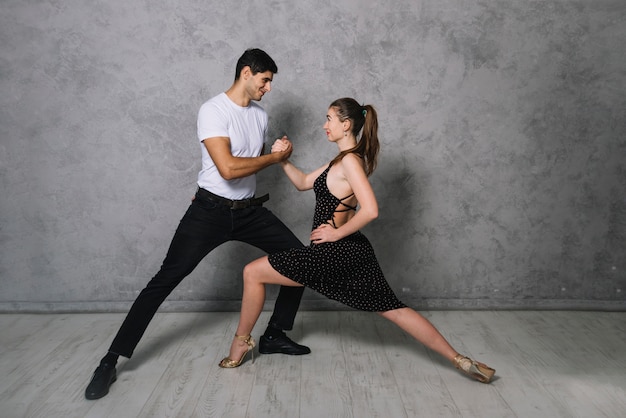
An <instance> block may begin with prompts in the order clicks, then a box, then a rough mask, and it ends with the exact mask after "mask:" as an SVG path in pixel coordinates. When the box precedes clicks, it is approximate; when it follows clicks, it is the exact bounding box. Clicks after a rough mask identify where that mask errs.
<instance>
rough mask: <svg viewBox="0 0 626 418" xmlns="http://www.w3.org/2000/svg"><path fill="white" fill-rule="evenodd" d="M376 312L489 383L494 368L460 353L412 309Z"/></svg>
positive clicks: (453, 362) (474, 377)
mask: <svg viewBox="0 0 626 418" xmlns="http://www.w3.org/2000/svg"><path fill="white" fill-rule="evenodd" d="M378 314H379V315H381V316H382V317H384V318H387V319H388V320H390V321H391V322H393V323H394V324H396V325H398V326H399V327H400V328H402V329H403V330H404V331H406V332H407V333H409V334H410V335H411V336H412V337H413V338H415V339H416V340H417V341H419V342H421V343H422V344H424V345H425V346H426V347H428V348H430V349H431V350H433V351H436V352H437V353H439V354H441V355H442V356H443V357H445V358H447V359H448V360H450V361H451V362H452V364H454V367H456V368H457V369H459V370H461V371H462V372H463V373H465V374H466V375H468V376H470V377H472V378H473V379H476V380H478V381H479V382H482V383H489V382H491V379H492V377H493V375H494V374H495V373H496V371H495V370H494V369H492V368H491V367H489V366H487V365H486V364H483V363H480V362H477V361H474V360H472V359H470V358H468V357H465V356H462V355H460V354H459V353H458V352H457V351H456V350H455V349H454V348H452V346H451V345H450V343H449V342H448V341H447V340H446V339H445V338H444V337H443V335H441V334H440V333H439V331H438V330H437V328H435V326H434V325H433V324H431V323H430V321H428V319H426V318H424V317H423V316H422V315H420V314H419V313H417V312H415V311H414V310H413V309H411V308H400V309H394V310H392V311H387V312H378Z"/></svg>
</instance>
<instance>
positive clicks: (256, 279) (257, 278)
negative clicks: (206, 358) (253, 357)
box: [223, 256, 302, 365]
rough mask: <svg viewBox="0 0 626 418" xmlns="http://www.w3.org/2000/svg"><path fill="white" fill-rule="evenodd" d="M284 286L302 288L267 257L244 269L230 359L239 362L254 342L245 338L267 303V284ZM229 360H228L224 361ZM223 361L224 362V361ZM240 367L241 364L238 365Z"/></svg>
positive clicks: (253, 262)
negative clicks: (275, 267) (276, 268)
mask: <svg viewBox="0 0 626 418" xmlns="http://www.w3.org/2000/svg"><path fill="white" fill-rule="evenodd" d="M266 283H267V284H279V285H283V286H302V285H301V284H299V283H297V282H294V281H293V280H290V279H288V278H287V277H285V276H283V275H282V274H280V273H279V272H277V271H276V270H274V268H273V267H272V266H271V264H270V263H269V261H268V259H267V256H265V257H261V258H259V259H256V260H254V261H252V262H251V263H250V264H248V265H247V266H245V267H244V269H243V297H242V299H241V315H240V317H239V325H238V326H237V332H236V334H235V335H236V336H239V337H244V338H237V337H235V338H234V339H233V343H232V345H231V347H230V354H229V356H228V357H229V359H232V360H235V362H236V361H237V359H242V358H243V356H244V355H245V354H246V353H247V352H248V351H249V350H250V347H251V343H252V344H254V341H252V340H246V339H245V338H246V337H248V336H249V335H250V333H251V332H252V329H253V328H254V325H255V324H256V321H257V320H258V319H259V315H260V314H261V311H262V310H263V304H264V303H265V284H266ZM224 360H227V359H224ZM224 360H223V361H224ZM237 365H239V364H237Z"/></svg>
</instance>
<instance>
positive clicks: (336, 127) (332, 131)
mask: <svg viewBox="0 0 626 418" xmlns="http://www.w3.org/2000/svg"><path fill="white" fill-rule="evenodd" d="M324 130H325V131H326V136H327V137H328V140H329V141H330V142H336V141H338V140H340V139H341V138H343V137H344V123H343V122H342V121H340V120H339V117H338V116H337V112H335V109H334V108H332V107H331V108H329V109H328V113H327V114H326V123H325V124H324Z"/></svg>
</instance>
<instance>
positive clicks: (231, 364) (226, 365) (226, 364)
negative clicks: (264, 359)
mask: <svg viewBox="0 0 626 418" xmlns="http://www.w3.org/2000/svg"><path fill="white" fill-rule="evenodd" d="M235 338H237V339H239V340H241V341H243V342H244V343H246V344H247V345H248V349H247V350H246V351H245V352H244V353H243V354H242V355H241V358H240V359H239V360H233V359H231V358H230V357H225V358H224V359H223V360H222V361H220V364H219V366H220V367H221V368H223V369H233V368H235V367H239V366H240V365H241V362H242V361H243V359H244V358H246V354H248V353H249V352H250V351H252V349H253V348H254V347H255V346H256V342H255V341H254V339H253V338H252V336H251V335H237V334H235ZM252 362H253V363H254V351H252Z"/></svg>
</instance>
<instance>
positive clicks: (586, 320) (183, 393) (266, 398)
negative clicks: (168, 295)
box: [0, 311, 626, 418]
mask: <svg viewBox="0 0 626 418" xmlns="http://www.w3.org/2000/svg"><path fill="white" fill-rule="evenodd" d="M423 314H424V315H425V316H426V317H427V318H429V319H430V320H431V322H433V323H434V324H435V326H437V327H438V328H439V329H440V331H442V333H443V334H444V336H446V338H448V340H449V341H450V342H451V343H452V345H453V346H454V347H455V348H457V350H458V351H460V352H462V353H466V354H467V355H470V356H471V357H474V358H476V359H478V360H481V361H484V362H486V363H488V364H489V365H491V366H492V367H494V368H496V369H497V373H496V375H497V379H496V380H495V381H494V382H493V383H492V384H491V385H484V384H481V383H478V382H474V381H472V380H470V379H468V378H466V377H464V376H463V375H461V374H459V373H458V372H457V371H456V370H455V369H454V368H453V367H451V366H450V365H449V364H448V363H447V362H445V361H443V360H442V359H440V358H439V357H438V356H437V355H436V354H434V353H432V352H429V351H428V350H426V349H425V348H424V347H423V346H421V345H420V344H418V343H416V342H415V341H413V340H411V339H410V338H409V337H408V336H406V335H405V334H404V333H403V332H402V331H400V330H399V329H398V328H396V327H395V326H394V325H393V324H391V323H388V322H386V321H385V320H384V319H382V318H380V317H378V316H377V315H375V314H369V313H363V312H353V311H343V312H300V313H299V315H298V318H297V322H296V328H295V329H294V331H292V332H291V333H290V334H289V335H290V336H292V337H293V338H294V339H296V340H297V341H299V342H302V343H303V344H307V345H309V346H310V347H311V349H312V350H313V352H312V353H311V354H310V355H306V356H297V357H292V356H285V355H277V354H273V355H259V356H255V362H254V364H252V362H251V361H250V358H249V357H248V361H246V362H245V363H244V364H243V365H242V366H241V367H239V368H237V369H232V370H223V369H220V368H218V367H217V363H218V362H219V360H220V359H221V358H222V357H223V356H224V355H226V354H227V352H228V348H229V346H230V343H231V337H232V335H233V333H234V330H235V325H236V322H237V318H238V315H237V314H236V313H206V312H202V313H158V314H157V316H156V317H155V319H154V320H153V322H152V324H151V325H150V328H148V331H147V333H146V335H145V336H144V338H143V340H142V341H141V342H140V344H139V347H138V349H137V351H136V352H135V356H134V357H133V358H132V360H122V361H121V362H120V363H119V364H118V372H119V375H118V381H117V382H116V383H114V384H113V386H111V391H110V393H109V395H107V396H106V397H104V398H102V399H100V400H97V401H87V400H85V399H84V389H85V386H86V384H87V383H88V381H89V379H90V377H91V373H92V372H93V369H94V368H95V366H96V365H97V363H98V361H99V359H100V358H101V357H102V355H103V354H104V352H105V350H106V348H107V347H108V344H109V343H110V341H111V339H112V337H113V335H114V333H115V332H116V331H117V328H118V327H119V325H120V324H121V321H122V319H123V318H124V314H61V315H59V314H57V315H41V314H38V315H24V314H19V315H9V314H5V315H0V329H1V331H2V332H1V333H0V347H1V348H0V416H2V417H4V418H13V417H47V418H54V417H64V418H65V417H116V418H123V417H153V416H171V417H274V418H280V417H289V418H291V417H315V418H318V417H358V418H363V417H385V418H390V417H391V418H395V417H533V418H538V417H584V418H590V417H626V321H625V320H626V313H623V312H622V313H619V312H613V313H607V312H604V313H603V312H557V311H546V312H537V311H521V312H513V311H496V312H493V311H477V312H462V311H432V312H424V313H423ZM268 318H269V313H267V312H264V313H263V316H262V317H261V321H259V325H258V326H257V328H256V329H255V334H254V336H255V337H258V336H259V333H260V332H262V331H263V329H264V328H265V323H266V321H267V319H268ZM255 351H256V350H255Z"/></svg>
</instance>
